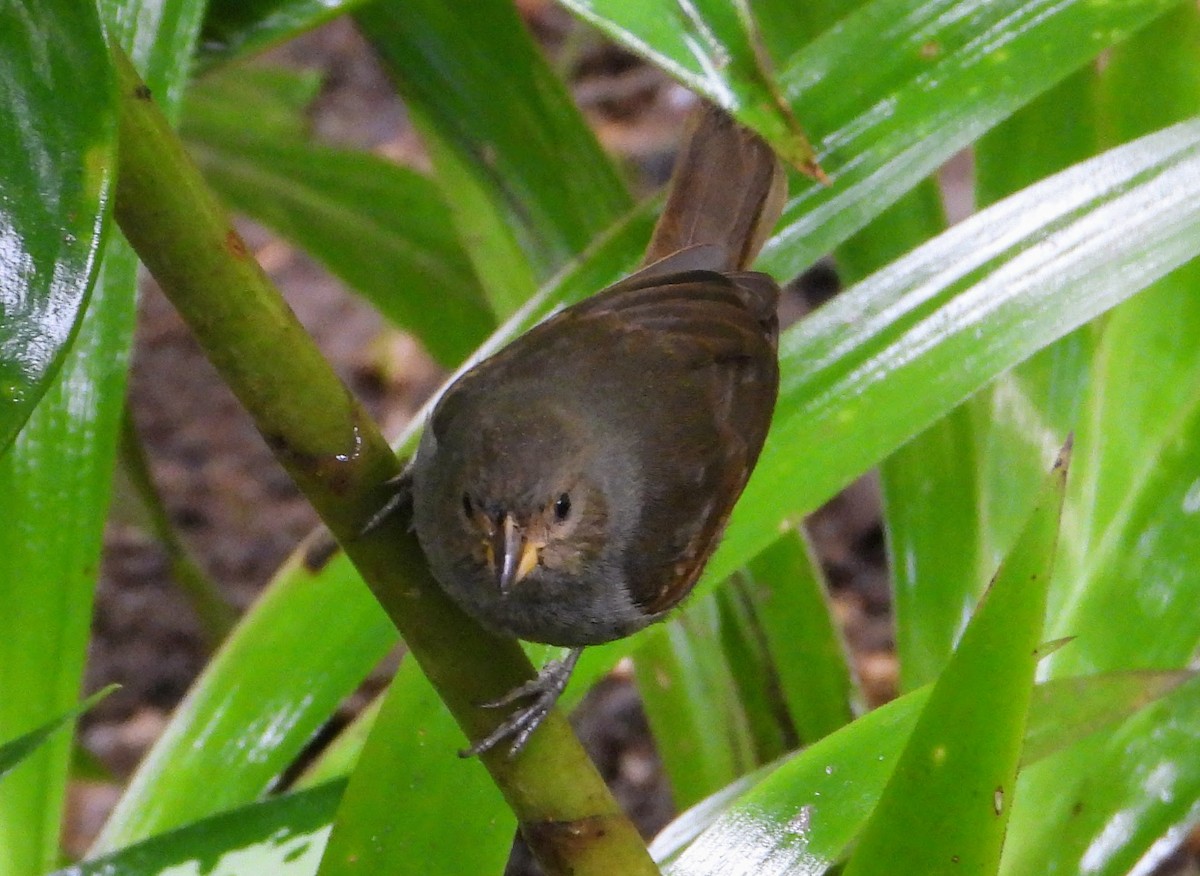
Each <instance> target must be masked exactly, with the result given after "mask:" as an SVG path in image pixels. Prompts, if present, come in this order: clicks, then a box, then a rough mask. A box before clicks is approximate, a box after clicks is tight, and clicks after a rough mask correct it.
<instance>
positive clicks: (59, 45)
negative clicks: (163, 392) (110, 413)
mask: <svg viewBox="0 0 1200 876" xmlns="http://www.w3.org/2000/svg"><path fill="white" fill-rule="evenodd" d="M0 58H2V59H3V60H0V81H2V82H3V83H4V86H3V88H0V179H2V180H4V190H3V193H2V194H0V453H3V452H4V450H5V449H6V448H7V447H8V446H9V445H10V444H11V443H12V440H13V438H14V437H15V436H16V434H17V431H18V430H19V429H20V428H21V426H22V425H23V424H24V423H25V421H26V420H27V419H28V418H29V415H30V413H31V412H32V411H33V409H34V406H35V405H37V403H38V400H39V399H41V397H42V395H43V394H44V393H45V392H46V389H47V387H48V386H49V384H50V381H51V379H52V378H53V377H54V374H55V372H56V371H57V370H58V366H59V365H60V364H61V362H62V358H63V355H64V354H65V352H66V349H67V345H68V343H69V342H70V340H71V338H72V337H73V336H74V334H75V331H76V329H77V327H78V324H79V319H80V317H81V316H82V312H83V307H84V303H85V302H86V300H87V296H88V293H89V291H90V290H91V287H92V284H93V283H94V282H95V280H96V274H97V271H98V269H99V256H100V251H101V244H102V242H103V237H104V231H105V227H106V225H107V217H108V210H107V206H108V198H109V193H110V190H111V187H112V169H113V162H114V158H115V154H116V102H115V101H114V94H113V79H112V76H111V75H110V74H109V70H108V49H107V47H106V46H105V44H104V37H103V34H102V33H101V31H100V22H99V20H98V19H97V18H96V13H95V11H94V9H92V8H91V7H90V6H89V7H87V8H85V9H83V10H82V11H81V10H78V9H77V7H76V4H74V3H64V2H50V3H42V4H38V5H37V6H36V7H26V6H19V5H16V4H5V5H4V7H3V8H0ZM35 60H36V63H33V61H35Z"/></svg>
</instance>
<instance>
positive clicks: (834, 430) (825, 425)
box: [701, 123, 1200, 586]
mask: <svg viewBox="0 0 1200 876" xmlns="http://www.w3.org/2000/svg"><path fill="white" fill-rule="evenodd" d="M1198 162H1200V125H1197V124H1195V123H1190V124H1183V125H1179V126H1176V127H1173V128H1169V129H1167V130H1165V131H1162V132H1159V133H1158V134H1154V135H1151V136H1149V137H1145V138H1143V139H1141V140H1139V141H1136V142H1134V143H1131V144H1129V145H1128V146H1125V147H1121V148H1119V149H1115V150H1112V151H1110V152H1108V153H1106V154H1104V155H1102V156H1100V157H1098V158H1096V159H1093V160H1092V161H1089V162H1085V163H1083V164H1080V165H1077V166H1075V167H1073V168H1071V169H1070V170H1068V171H1065V172H1064V173H1062V174H1059V175H1057V176H1055V177H1052V178H1051V179H1049V180H1046V181H1045V182H1043V183H1040V184H1038V185H1037V186H1033V187H1031V188H1028V189H1026V190H1024V191H1022V192H1020V193H1018V194H1017V195H1014V196H1013V197H1011V198H1008V199H1006V200H1005V201H1002V202H1001V203H999V204H997V205H995V206H994V207H992V208H989V209H988V210H986V211H984V212H982V213H980V214H978V215H976V216H974V217H972V218H971V219H968V220H967V221H965V222H962V223H960V224H959V225H957V226H955V227H954V228H952V229H951V230H949V231H948V232H946V233H945V234H942V235H941V236H939V237H938V238H936V239H935V240H933V241H931V242H930V243H928V244H926V245H925V246H923V247H921V248H920V249H918V250H916V251H914V252H913V253H911V254H910V255H909V256H906V257H905V258H903V259H901V260H900V261H898V262H896V263H895V264H893V265H892V266H890V267H889V269H888V270H886V271H883V272H880V273H878V274H875V275H874V276H872V277H869V278H867V279H866V280H864V281H863V282H862V283H860V284H858V285H857V286H856V287H854V288H852V289H850V290H848V291H847V292H845V293H843V294H842V295H840V296H839V297H838V298H835V299H834V300H833V301H831V302H829V303H828V304H826V305H825V306H824V307H822V308H821V309H820V310H818V311H817V312H816V313H814V314H813V315H812V316H810V317H809V318H808V319H806V320H804V321H803V322H801V323H800V324H798V325H796V326H794V327H793V328H791V329H789V330H788V331H787V332H785V333H784V336H783V338H782V341H781V344H780V363H781V370H782V383H781V390H780V397H779V403H778V405H777V406H776V412H775V419H774V423H773V426H772V430H771V434H770V436H769V437H768V439H767V445H766V448H765V450H764V452H763V455H762V457H761V459H760V461H759V463H758V467H757V469H756V470H755V472H754V475H753V477H752V478H751V480H750V483H749V485H748V486H747V488H746V491H745V493H744V494H743V497H742V499H741V501H740V503H739V505H738V508H737V510H735V512H734V515H733V519H732V521H731V523H730V526H729V530H728V532H727V534H726V536H725V539H724V541H723V542H722V544H721V547H720V548H719V549H718V551H717V553H716V555H715V556H714V557H713V560H712V561H711V562H710V564H709V568H708V572H707V574H706V578H707V579H708V580H709V581H710V582H711V581H717V580H720V579H721V578H723V577H724V576H726V575H728V574H729V573H731V572H732V571H733V570H734V569H736V568H737V567H738V566H739V565H741V564H743V563H745V562H746V561H747V560H748V559H749V558H750V557H752V556H753V555H754V554H756V553H757V552H758V551H759V550H761V549H762V548H763V547H765V546H766V545H767V544H769V543H770V542H771V541H773V540H774V537H775V532H776V531H777V529H776V527H777V526H778V525H779V524H780V523H781V522H782V521H783V520H785V519H787V518H789V517H791V516H794V515H796V514H798V513H804V512H808V511H811V510H813V509H814V508H815V507H817V505H818V504H819V503H820V502H821V501H823V500H824V499H826V498H828V497H829V496H830V495H832V494H833V493H834V492H835V491H836V490H837V489H838V488H839V487H841V486H843V485H845V484H846V483H848V482H849V481H850V480H851V479H852V478H853V477H855V476H857V475H858V474H861V473H862V472H863V471H865V470H866V469H867V468H868V467H869V466H870V465H872V464H873V463H875V462H877V461H878V460H879V459H881V458H882V457H884V456H886V455H887V454H888V453H890V452H893V451H894V450H895V449H896V448H897V447H899V446H900V445H901V444H902V443H903V442H904V441H906V440H908V439H909V438H911V437H912V436H913V435H915V434H916V433H918V432H919V431H920V430H922V429H923V428H925V427H927V426H928V425H929V424H930V423H931V422H933V421H934V420H935V419H936V418H938V417H939V416H942V415H944V414H945V413H946V412H947V411H948V410H950V409H951V408H952V407H953V406H955V405H956V404H958V403H959V402H961V401H962V400H963V399H964V398H966V397H967V396H968V395H969V394H970V393H972V392H974V391H976V390H977V389H979V388H980V387H981V386H982V385H984V384H986V383H987V382H988V381H990V380H992V379H993V378H994V377H995V376H996V375H998V374H1000V373H1002V372H1004V371H1005V370H1007V369H1008V368H1011V367H1012V366H1013V365H1016V364H1017V363H1019V362H1021V361H1022V360H1024V359H1026V358H1028V357H1029V356H1031V355H1032V354H1033V353H1035V352H1037V351H1038V350H1040V349H1042V348H1043V347H1045V346H1046V345H1048V344H1049V343H1051V342H1053V341H1054V340H1056V339H1058V338H1060V337H1062V336H1063V335H1065V334H1067V333H1068V332H1070V331H1071V330H1073V329H1074V328H1076V327H1078V326H1079V325H1081V324H1083V323H1085V322H1087V321H1088V320H1090V319H1092V318H1094V317H1095V316H1097V315H1098V314H1100V313H1103V312H1104V311H1105V310H1107V309H1109V308H1111V307H1112V306H1114V305H1115V304H1117V303H1118V302H1120V301H1122V300H1124V299H1125V298H1127V297H1129V296H1130V295H1132V294H1133V292H1135V291H1136V290H1137V288H1139V287H1141V286H1144V285H1146V284H1148V283H1151V282H1153V281H1154V280H1155V279H1157V278H1158V277H1160V276H1162V275H1163V274H1165V273H1167V272H1168V271H1170V270H1172V269H1174V268H1175V267H1177V266H1178V265H1180V264H1181V263H1183V262H1184V261H1186V260H1187V259H1189V258H1192V257H1194V256H1195V254H1196V250H1197V248H1198V247H1197V245H1196V241H1197V238H1196V236H1195V234H1196V232H1197V231H1198V230H1200V210H1198V209H1197V208H1196V202H1194V201H1192V200H1190V199H1191V195H1192V194H1193V188H1196V187H1200V179H1198V178H1197V175H1196V173H1195V168H1196V166H1197V163H1198ZM1150 205H1153V207H1150ZM1143 209H1144V210H1145V212H1140V211H1142V210H1143ZM1134 217H1136V218H1134ZM1185 226H1186V228H1185ZM701 586H704V585H701Z"/></svg>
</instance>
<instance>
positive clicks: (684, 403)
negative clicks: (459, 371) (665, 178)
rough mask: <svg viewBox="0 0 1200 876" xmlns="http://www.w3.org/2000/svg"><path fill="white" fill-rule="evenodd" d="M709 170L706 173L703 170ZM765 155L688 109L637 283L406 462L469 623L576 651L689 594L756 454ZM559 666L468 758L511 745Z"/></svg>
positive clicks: (718, 117) (465, 384)
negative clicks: (689, 117) (683, 141)
mask: <svg viewBox="0 0 1200 876" xmlns="http://www.w3.org/2000/svg"><path fill="white" fill-rule="evenodd" d="M718 169H720V171H721V172H720V174H717V173H716V171H717V170H718ZM781 178H782V174H781V172H780V170H779V167H778V165H777V163H776V161H775V158H774V156H773V155H772V153H771V152H770V150H769V148H768V147H767V146H766V145H765V144H764V143H762V141H761V140H759V139H758V138H757V137H756V136H755V135H754V134H752V133H751V132H749V131H746V130H745V129H743V128H740V127H739V126H737V125H736V124H735V123H734V122H733V121H732V120H731V119H729V118H728V117H727V116H725V115H724V114H722V113H720V112H719V111H716V110H712V109H707V110H705V111H702V112H701V113H700V114H699V121H698V123H697V125H696V126H695V127H694V129H693V132H692V135H691V139H690V141H689V144H688V145H687V146H686V147H685V149H684V151H683V153H682V155H681V159H680V165H679V168H678V169H677V171H676V174H675V177H674V178H673V183H672V193H671V195H670V197H669V199H668V204H667V209H666V211H665V213H664V217H663V219H662V220H660V223H659V226H658V228H657V229H656V232H655V236H654V239H653V241H652V242H651V246H650V249H649V252H648V255H658V254H660V253H663V252H664V251H665V252H666V253H669V254H666V255H664V257H662V258H659V259H656V260H655V261H653V262H652V263H651V264H648V265H647V266H646V267H645V268H643V269H642V270H641V271H639V272H638V273H636V274H634V275H633V276H631V277H629V278H627V279H625V280H623V281H621V282H620V283H617V284H616V285H614V286H611V287H609V288H608V289H605V290H603V291H601V292H599V293H597V294H596V295H594V296H592V297H591V298H588V299H587V300H585V301H582V302H580V303H579V304H576V305H575V306H573V307H569V308H567V309H566V310H564V311H562V312H560V313H559V314H557V315H555V316H554V317H552V318H551V319H549V320H547V321H546V322H544V323H542V324H541V325H539V326H537V327H535V328H534V329H532V330H530V331H529V332H527V333H526V334H525V335H524V336H522V337H520V338H518V339H517V340H515V341H514V342H513V343H512V344H510V345H509V346H508V347H506V348H505V349H503V350H501V351H500V352H499V353H497V354H496V355H494V356H493V357H491V358H490V359H487V360H485V361H484V362H481V363H480V364H478V365H477V366H475V367H474V368H472V369H471V370H470V371H468V372H467V373H466V374H464V375H463V376H462V377H461V378H459V380H458V381H456V382H455V384H454V385H453V386H452V387H451V388H450V389H449V390H448V391H447V392H446V394H445V395H444V396H443V398H442V399H441V401H440V402H439V403H438V405H437V407H436V408H435V410H434V412H433V415H432V417H431V419H430V423H429V425H428V428H427V429H426V431H425V436H424V438H423V439H422V442H421V446H420V448H419V450H418V452H417V457H416V460H415V462H414V465H413V503H414V504H413V507H414V523H415V526H416V529H417V535H418V537H419V539H420V541H421V545H422V547H423V549H424V550H425V552H426V555H427V556H428V558H429V562H430V566H431V568H432V570H433V572H434V574H435V576H436V577H437V578H438V580H439V582H440V583H441V584H442V586H443V587H444V588H445V589H446V591H447V593H448V594H449V595H450V596H451V597H452V598H453V599H454V600H455V601H457V602H458V603H459V604H460V605H461V606H462V607H463V609H465V610H466V611H467V612H468V613H469V614H471V615H472V616H474V617H475V618H476V619H477V620H478V621H479V622H480V623H481V624H483V625H484V626H486V627H489V628H490V629H493V630H495V631H498V632H501V633H505V634H510V635H514V636H518V637H521V638H525V639H531V640H534V641H541V642H548V643H551V644H557V645H569V646H572V647H574V648H580V647H582V646H584V645H590V644H598V643H601V642H606V641H610V640H611V639H614V638H618V637H620V636H625V635H628V634H630V633H632V632H635V631H636V630H638V629H641V628H642V627H644V626H645V625H647V624H649V623H651V622H652V621H654V620H657V619H659V618H661V617H662V616H663V615H664V614H665V613H666V612H667V611H668V610H669V609H670V608H672V607H673V606H674V605H676V604H677V603H678V602H679V601H680V600H681V599H683V597H684V596H685V595H686V594H687V593H688V592H689V591H690V590H691V588H692V586H693V585H694V584H695V582H696V580H697V578H698V577H699V576H700V573H701V571H702V570H703V568H704V564H705V562H706V561H707V560H708V558H709V556H710V555H711V554H712V551H713V550H714V549H715V547H716V545H717V542H718V540H719V538H720V535H721V532H722V531H723V529H724V527H725V524H726V521H727V520H728V518H729V514H730V512H731V510H732V509H733V505H734V503H735V502H736V501H737V498H738V496H739V495H740V494H741V491H742V488H743V487H744V486H745V484H746V480H747V478H748V477H749V475H750V472H751V471H752V469H753V467H754V464H755V462H756V461H757V459H758V455H759V452H760V451H761V449H762V445H763V441H764V440H765V438H766V434H767V429H768V427H769V425H770V421H771V414H772V411H773V409H774V404H775V397H776V394H777V390H778V382H779V372H778V365H777V357H776V343H777V337H778V322H777V319H776V316H775V308H776V305H777V303H778V297H779V289H778V287H777V286H776V284H775V283H774V281H773V280H771V278H770V277H768V276H767V275H765V274H759V273H753V272H748V271H745V270H744V267H745V265H746V263H747V262H748V261H749V260H750V259H751V258H753V256H754V254H755V253H756V252H757V250H758V248H759V246H760V245H761V243H762V240H763V239H764V238H765V235H766V233H767V231H769V229H770V226H771V225H772V224H773V223H774V220H775V219H776V218H777V216H778V209H779V204H780V202H781V190H780V182H779V181H780V179H781ZM576 656H577V654H573V655H572V658H571V659H570V660H569V661H567V662H566V663H565V664H563V665H558V666H554V667H550V668H548V671H547V672H544V673H543V675H542V676H541V677H540V678H539V679H538V680H537V681H535V682H532V683H531V684H530V685H527V686H525V687H523V688H520V689H518V690H517V691H515V692H514V693H513V694H512V695H511V696H510V697H509V698H506V700H505V701H506V702H508V701H512V700H515V699H519V698H522V697H524V696H531V697H534V702H533V703H532V705H530V706H528V707H526V708H525V709H522V710H521V711H519V712H518V713H517V714H516V715H515V716H514V717H513V718H512V719H511V720H510V721H509V722H506V724H505V725H504V726H503V727H501V728H500V730H498V731H497V732H496V733H494V734H492V736H490V737H488V738H487V739H485V740H482V741H480V742H478V743H476V745H475V746H474V747H473V748H472V750H471V751H472V753H477V752H478V751H481V750H484V749H486V748H489V747H491V746H492V745H494V744H496V742H498V741H499V740H500V739H503V738H506V737H510V736H511V737H512V738H513V739H514V743H513V749H514V750H517V749H519V748H520V746H521V745H522V744H523V742H524V740H525V738H527V736H528V734H529V733H530V732H532V730H533V728H534V727H536V725H537V723H538V722H539V721H540V720H541V718H542V717H543V716H544V715H545V713H546V711H547V710H548V709H549V708H550V706H551V705H552V704H553V702H554V700H555V698H556V697H557V696H558V694H559V692H561V690H562V687H563V685H565V683H566V678H567V675H568V674H569V672H570V668H571V666H573V664H574V659H575V657H576Z"/></svg>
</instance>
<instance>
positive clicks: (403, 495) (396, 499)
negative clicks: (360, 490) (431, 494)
mask: <svg viewBox="0 0 1200 876" xmlns="http://www.w3.org/2000/svg"><path fill="white" fill-rule="evenodd" d="M384 485H385V486H386V487H388V488H390V489H391V490H392V494H391V495H390V496H388V498H387V501H386V502H384V503H383V507H382V508H380V509H379V510H378V511H376V512H375V513H374V514H372V515H371V519H370V520H368V521H367V522H366V524H365V525H364V526H363V528H362V529H361V530H359V533H358V534H359V536H360V537H361V536H364V535H369V534H370V533H372V532H374V531H375V530H376V529H378V528H379V527H380V525H381V524H382V523H383V522H384V521H385V520H387V519H388V518H389V517H391V516H392V515H393V514H399V513H402V512H403V513H404V514H405V515H406V516H407V517H408V518H409V519H410V520H411V519H412V469H411V468H406V469H404V471H402V472H401V473H400V474H398V475H396V476H395V477H394V478H390V479H389V480H388V481H387V482H386V483H385V484H384Z"/></svg>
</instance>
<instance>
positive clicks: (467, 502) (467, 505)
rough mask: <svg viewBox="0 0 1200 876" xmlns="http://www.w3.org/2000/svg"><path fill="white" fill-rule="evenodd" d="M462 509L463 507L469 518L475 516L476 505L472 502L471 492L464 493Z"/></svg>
mask: <svg viewBox="0 0 1200 876" xmlns="http://www.w3.org/2000/svg"><path fill="white" fill-rule="evenodd" d="M462 509H463V514H465V515H466V516H467V518H468V519H470V518H471V517H473V516H474V514H475V506H474V505H472V504H471V494H470V493H463V495H462Z"/></svg>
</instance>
